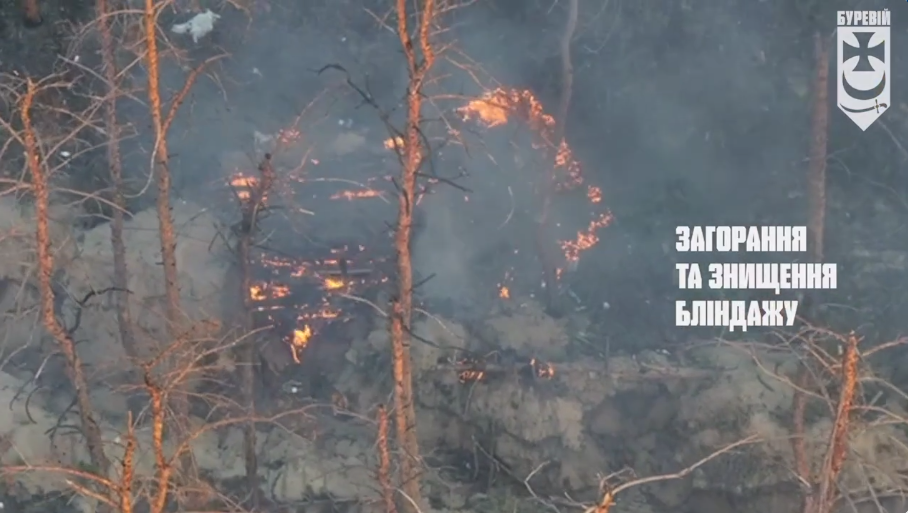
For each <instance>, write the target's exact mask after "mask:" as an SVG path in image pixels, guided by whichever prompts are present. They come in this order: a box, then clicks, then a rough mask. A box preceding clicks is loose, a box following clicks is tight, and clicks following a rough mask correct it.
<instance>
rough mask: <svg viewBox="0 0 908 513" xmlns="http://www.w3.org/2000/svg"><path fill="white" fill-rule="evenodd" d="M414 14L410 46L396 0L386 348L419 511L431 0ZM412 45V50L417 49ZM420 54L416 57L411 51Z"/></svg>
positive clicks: (403, 472)
mask: <svg viewBox="0 0 908 513" xmlns="http://www.w3.org/2000/svg"><path fill="white" fill-rule="evenodd" d="M417 6H418V7H420V8H421V10H420V12H417V13H414V14H415V17H416V19H417V20H418V25H417V27H416V32H417V34H418V41H417V42H416V44H414V41H413V38H412V37H411V36H410V28H409V26H408V16H409V13H408V12H407V1H406V0H397V34H398V36H399V37H400V44H401V47H402V48H403V50H404V55H405V56H406V59H407V74H408V78H409V80H408V83H407V96H406V99H407V122H406V126H405V128H404V134H403V135H404V147H403V148H401V149H399V150H398V151H400V152H402V157H403V158H402V164H403V165H402V167H401V172H400V197H399V200H398V211H397V231H396V233H395V239H394V244H395V249H396V251H397V294H396V296H397V297H396V298H395V299H394V300H393V301H392V305H391V306H392V308H391V346H392V347H391V351H392V355H393V362H394V363H393V371H394V416H395V419H394V420H395V424H396V428H397V440H398V444H399V445H400V449H401V452H402V454H401V457H400V479H401V488H402V490H403V493H405V494H406V495H407V496H408V497H409V499H410V500H408V501H404V504H405V509H406V511H408V512H411V513H419V508H420V506H421V505H422V494H421V492H420V481H421V478H420V474H421V469H420V467H421V465H422V464H421V459H420V454H419V440H418V437H417V433H416V409H415V406H414V404H413V375H412V370H411V365H412V362H411V360H410V342H411V339H410V326H411V320H412V313H413V264H412V258H411V255H410V242H411V236H412V231H413V209H414V208H415V207H416V178H417V175H418V173H419V170H420V168H421V167H422V164H423V159H424V158H425V157H426V152H428V151H429V150H430V148H425V147H424V145H423V138H422V134H421V124H422V101H423V92H422V88H423V85H424V83H425V79H426V76H427V74H428V72H429V70H430V69H431V68H432V66H433V64H434V63H435V51H434V49H433V48H432V44H431V41H430V35H431V31H432V28H433V25H434V23H435V15H436V12H435V0H421V1H419V2H417ZM417 45H418V48H417ZM417 53H420V54H421V55H417Z"/></svg>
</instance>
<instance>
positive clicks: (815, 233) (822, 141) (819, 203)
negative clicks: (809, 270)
mask: <svg viewBox="0 0 908 513" xmlns="http://www.w3.org/2000/svg"><path fill="white" fill-rule="evenodd" d="M814 44H815V47H816V48H815V49H816V77H815V80H814V86H813V115H812V116H811V123H810V165H809V166H808V170H807V181H808V194H807V198H808V205H809V207H808V208H809V209H810V213H809V216H810V220H809V222H808V224H807V230H808V233H809V237H808V244H809V245H810V247H809V250H808V251H809V252H810V256H811V259H812V260H813V261H814V262H822V261H823V259H824V256H825V244H824V234H825V231H826V141H827V133H828V131H829V105H828V103H829V99H828V94H829V48H828V45H827V43H826V40H825V39H824V38H823V36H822V35H820V34H816V35H815V36H814Z"/></svg>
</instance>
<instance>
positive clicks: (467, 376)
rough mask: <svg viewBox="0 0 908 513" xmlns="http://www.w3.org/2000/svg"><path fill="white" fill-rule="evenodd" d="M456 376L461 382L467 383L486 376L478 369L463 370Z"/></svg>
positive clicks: (480, 379)
mask: <svg viewBox="0 0 908 513" xmlns="http://www.w3.org/2000/svg"><path fill="white" fill-rule="evenodd" d="M458 377H459V378H460V382H461V383H469V382H470V381H482V380H483V378H485V377H486V373H485V372H483V371H479V370H465V371H461V372H460V375H459V376H458Z"/></svg>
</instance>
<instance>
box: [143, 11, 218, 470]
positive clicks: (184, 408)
mask: <svg viewBox="0 0 908 513" xmlns="http://www.w3.org/2000/svg"><path fill="white" fill-rule="evenodd" d="M155 4H156V1H155V0H145V4H144V10H143V12H142V20H143V32H144V34H143V35H144V37H145V46H146V52H145V63H146V68H147V72H148V91H147V93H148V110H149V114H150V115H151V119H152V127H153V129H154V138H155V139H154V140H155V143H154V147H153V150H152V155H151V174H152V175H153V176H154V177H155V179H156V183H157V189H158V191H157V192H158V194H157V211H158V223H159V230H158V231H159V235H160V241H161V260H162V264H163V268H164V295H165V297H166V305H165V307H166V320H167V329H168V334H169V336H170V339H171V342H176V341H179V340H180V339H181V338H183V337H184V336H185V332H184V329H183V327H184V326H185V322H184V321H185V318H184V317H185V316H184V314H183V310H182V308H181V299H180V283H179V273H178V271H177V257H176V232H175V229H174V224H173V217H172V214H171V205H170V194H171V177H170V155H169V148H168V144H167V133H168V131H169V129H170V125H171V124H172V123H173V120H174V117H175V116H176V112H177V109H179V107H180V105H181V104H182V103H183V100H184V99H185V98H186V95H187V94H189V90H190V89H191V88H192V86H193V84H194V83H195V80H196V78H198V76H199V74H200V73H201V71H202V70H203V69H204V68H205V66H206V65H208V64H209V63H210V62H213V61H214V60H217V59H220V58H222V57H224V56H223V55H220V56H216V57H213V58H211V59H209V60H207V61H205V62H204V63H202V65H201V66H199V67H197V68H196V69H194V70H193V71H192V72H191V73H190V74H189V76H188V77H187V79H186V81H185V83H184V84H183V88H182V89H181V90H180V91H178V92H177V94H176V95H175V96H174V98H173V100H172V101H171V104H170V107H169V109H168V111H167V112H166V115H165V112H164V107H163V103H162V101H161V90H160V87H161V85H160V55H159V53H158V40H157V32H158V27H157V22H158V15H159V13H160V12H161V9H159V8H158V7H159V6H157V5H155ZM174 412H175V414H176V417H177V418H176V424H177V426H179V425H180V423H182V422H185V421H186V420H187V419H188V417H189V403H188V398H187V397H186V395H185V394H177V397H176V400H175V401H174ZM191 463H192V462H191V455H189V454H186V455H185V457H184V458H183V459H182V461H181V464H180V466H181V470H182V471H183V472H182V473H183V475H184V476H185V475H187V473H188V472H189V471H190V469H191V466H192V465H191Z"/></svg>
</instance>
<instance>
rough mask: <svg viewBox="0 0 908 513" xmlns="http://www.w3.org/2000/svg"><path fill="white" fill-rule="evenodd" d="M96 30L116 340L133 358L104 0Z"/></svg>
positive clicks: (113, 68) (113, 75)
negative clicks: (109, 197)
mask: <svg viewBox="0 0 908 513" xmlns="http://www.w3.org/2000/svg"><path fill="white" fill-rule="evenodd" d="M96 10H97V15H98V30H99V31H100V33H101V59H102V60H103V62H104V79H105V80H106V81H107V98H106V100H105V101H104V130H105V131H106V132H107V137H108V140H107V165H108V169H109V170H110V179H111V182H112V183H113V203H114V205H115V207H116V208H114V209H113V217H112V219H111V222H110V244H111V246H112V247H113V271H114V273H113V285H114V288H115V289H116V290H115V291H114V294H115V300H116V307H117V327H118V329H119V334H120V343H121V344H123V349H124V350H125V351H126V354H127V355H129V357H130V358H132V359H133V360H137V359H138V357H139V352H138V348H137V347H136V339H135V336H134V334H133V331H132V328H133V326H132V316H131V315H130V311H129V292H128V290H127V288H128V286H129V270H128V269H127V267H126V246H125V244H124V243H123V223H124V221H125V219H124V218H125V212H126V198H125V196H124V195H123V160H122V158H121V155H120V136H119V134H120V127H119V124H118V123H117V94H118V85H117V61H116V56H115V54H114V44H115V43H114V39H113V34H112V33H111V19H110V17H111V16H112V14H111V13H110V9H109V6H108V4H107V0H97V5H96Z"/></svg>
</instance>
